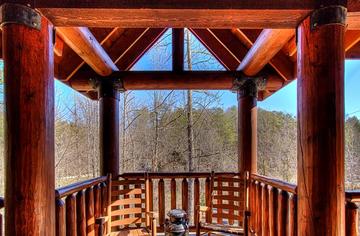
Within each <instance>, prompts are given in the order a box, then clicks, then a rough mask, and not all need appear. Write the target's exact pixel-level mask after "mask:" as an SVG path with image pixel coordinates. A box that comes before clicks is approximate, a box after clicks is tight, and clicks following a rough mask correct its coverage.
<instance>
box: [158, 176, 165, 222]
mask: <svg viewBox="0 0 360 236" xmlns="http://www.w3.org/2000/svg"><path fill="white" fill-rule="evenodd" d="M158 197H159V207H158V209H159V224H160V227H162V226H163V225H164V223H165V183H164V180H163V179H160V180H159V183H158Z"/></svg>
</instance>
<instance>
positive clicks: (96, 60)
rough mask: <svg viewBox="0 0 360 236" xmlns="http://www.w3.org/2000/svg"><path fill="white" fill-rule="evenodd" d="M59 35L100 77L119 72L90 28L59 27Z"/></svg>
mask: <svg viewBox="0 0 360 236" xmlns="http://www.w3.org/2000/svg"><path fill="white" fill-rule="evenodd" d="M57 33H58V34H59V36H60V37H61V38H62V39H63V40H64V42H65V43H66V44H67V45H68V46H69V47H70V48H72V49H73V50H74V51H75V52H76V53H77V54H78V55H79V56H80V57H81V58H82V59H83V60H84V61H85V62H86V63H87V64H88V65H89V66H90V67H91V68H92V69H93V70H94V71H96V73H98V74H99V75H102V76H107V75H110V74H111V73H112V72H113V71H117V70H118V68H117V67H116V65H115V63H114V62H113V61H112V60H111V58H110V57H109V55H108V54H107V53H106V52H105V50H104V49H103V48H102V46H101V45H100V43H99V42H98V41H97V40H96V38H95V36H94V35H93V34H92V33H91V32H90V30H89V29H88V28H86V27H57Z"/></svg>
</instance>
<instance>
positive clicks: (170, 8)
mask: <svg viewBox="0 0 360 236" xmlns="http://www.w3.org/2000/svg"><path fill="white" fill-rule="evenodd" d="M349 2H350V3H349V7H348V12H349V14H348V18H349V27H350V28H354V27H355V28H356V27H360V26H359V25H360V22H359V20H358V19H359V18H358V16H359V12H360V10H359V4H360V3H359V1H357V0H349ZM34 7H35V8H37V9H38V10H39V11H41V12H42V14H44V15H45V16H46V17H47V18H48V19H50V21H51V22H52V23H53V24H54V25H55V26H73V27H74V26H87V27H122V28H129V27H132V28H144V27H175V28H183V27H192V28H234V27H239V28H295V27H296V26H297V25H298V24H299V23H300V22H301V21H302V20H303V19H304V18H305V17H306V16H307V15H308V14H309V13H310V12H311V11H312V10H314V9H315V8H316V7H318V1H314V0H272V1H269V0H257V1H254V0H241V1H239V0H212V1H208V0H158V1H143V0H132V1H128V0H108V1H101V0H77V1H75V0H72V1H69V0H58V1H48V0H37V1H35V3H34Z"/></svg>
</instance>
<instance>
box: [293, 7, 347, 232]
mask: <svg viewBox="0 0 360 236" xmlns="http://www.w3.org/2000/svg"><path fill="white" fill-rule="evenodd" d="M330 2H331V1H330ZM332 2H333V1H332ZM345 18H346V8H344V7H343V6H327V7H326V5H325V6H324V7H322V8H320V9H317V10H315V11H314V12H313V13H312V14H311V15H310V16H309V17H308V18H306V19H305V20H304V21H303V22H302V23H301V24H300V26H299V27H298V60H297V61H298V67H297V68H298V100H297V101H298V102H297V104H298V108H297V109H298V181H297V182H298V235H344V234H345V225H344V219H345V217H344V215H345V209H344V208H345V204H344V203H345V196H344V60H345V58H344V33H345Z"/></svg>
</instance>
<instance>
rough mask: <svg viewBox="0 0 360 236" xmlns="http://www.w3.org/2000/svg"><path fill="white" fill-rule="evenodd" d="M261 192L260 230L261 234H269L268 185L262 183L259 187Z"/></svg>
mask: <svg viewBox="0 0 360 236" xmlns="http://www.w3.org/2000/svg"><path fill="white" fill-rule="evenodd" d="M261 191H262V192H261V194H262V199H263V204H262V221H261V222H262V225H261V227H262V232H263V235H269V234H270V229H269V206H270V205H269V195H270V194H269V193H270V191H269V188H268V185H265V184H264V185H263V187H262V188H261Z"/></svg>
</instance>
